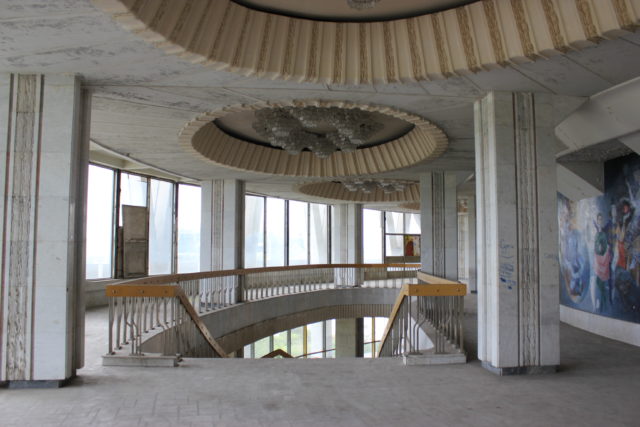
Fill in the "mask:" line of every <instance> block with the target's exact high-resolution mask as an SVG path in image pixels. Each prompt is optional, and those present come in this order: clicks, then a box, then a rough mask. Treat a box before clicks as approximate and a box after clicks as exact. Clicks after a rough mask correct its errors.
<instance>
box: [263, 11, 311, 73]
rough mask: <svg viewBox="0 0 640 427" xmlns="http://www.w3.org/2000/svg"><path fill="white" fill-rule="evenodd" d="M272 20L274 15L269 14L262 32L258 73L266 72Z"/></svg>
mask: <svg viewBox="0 0 640 427" xmlns="http://www.w3.org/2000/svg"><path fill="white" fill-rule="evenodd" d="M272 20H273V15H271V14H268V15H267V18H266V20H265V23H264V30H263V32H262V42H261V43H260V56H259V57H258V65H257V66H256V70H257V71H258V72H261V71H265V69H266V62H267V51H268V46H269V39H270V36H271V22H272ZM311 56H313V55H311Z"/></svg>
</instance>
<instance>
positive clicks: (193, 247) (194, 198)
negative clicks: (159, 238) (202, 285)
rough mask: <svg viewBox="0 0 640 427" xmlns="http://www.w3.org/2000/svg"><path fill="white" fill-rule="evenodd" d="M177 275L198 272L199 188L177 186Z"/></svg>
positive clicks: (183, 185)
mask: <svg viewBox="0 0 640 427" xmlns="http://www.w3.org/2000/svg"><path fill="white" fill-rule="evenodd" d="M177 261H178V273H193V272H196V271H200V187H197V186H195V185H186V184H179V185H178V260H177Z"/></svg>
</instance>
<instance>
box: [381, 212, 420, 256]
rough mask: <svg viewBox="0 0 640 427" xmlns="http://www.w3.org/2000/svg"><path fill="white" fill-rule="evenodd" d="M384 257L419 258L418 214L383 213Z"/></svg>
mask: <svg viewBox="0 0 640 427" xmlns="http://www.w3.org/2000/svg"><path fill="white" fill-rule="evenodd" d="M384 217H385V239H384V240H385V257H407V256H408V257H419V256H420V214H413V213H402V212H385V214H384Z"/></svg>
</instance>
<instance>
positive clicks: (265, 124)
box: [252, 107, 384, 158]
mask: <svg viewBox="0 0 640 427" xmlns="http://www.w3.org/2000/svg"><path fill="white" fill-rule="evenodd" d="M255 118H256V120H255V121H254V122H253V125H252V126H253V129H254V130H255V131H256V132H257V133H258V135H260V136H261V137H263V138H265V139H266V140H267V141H269V144H271V145H273V146H275V147H280V148H282V149H284V150H286V151H287V153H289V154H299V153H300V152H301V151H302V150H304V149H308V150H310V151H311V152H313V154H315V155H316V156H318V157H320V158H327V157H329V156H330V155H331V154H332V153H333V152H335V151H337V150H341V151H344V152H347V153H348V152H353V151H355V150H356V148H358V146H360V145H363V144H366V143H367V140H368V139H369V138H370V137H371V136H372V135H373V134H375V133H376V132H378V131H379V130H381V129H382V128H383V127H384V125H383V124H382V123H379V122H376V121H374V120H373V118H374V117H373V115H372V114H371V113H369V112H366V111H363V110H361V109H359V108H349V109H347V108H338V107H329V108H322V107H281V108H263V109H261V110H257V111H256V112H255Z"/></svg>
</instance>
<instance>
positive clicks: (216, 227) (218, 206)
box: [211, 179, 224, 270]
mask: <svg viewBox="0 0 640 427" xmlns="http://www.w3.org/2000/svg"><path fill="white" fill-rule="evenodd" d="M211 205H212V206H211V221H212V224H211V270H221V269H222V268H223V257H222V248H223V247H224V246H223V244H224V242H223V229H224V224H223V220H224V180H222V179H214V180H213V181H211Z"/></svg>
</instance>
